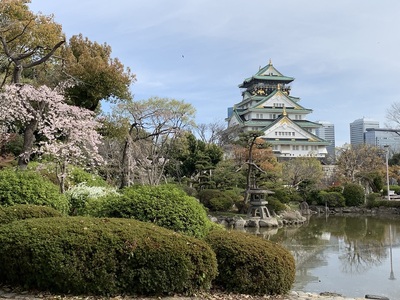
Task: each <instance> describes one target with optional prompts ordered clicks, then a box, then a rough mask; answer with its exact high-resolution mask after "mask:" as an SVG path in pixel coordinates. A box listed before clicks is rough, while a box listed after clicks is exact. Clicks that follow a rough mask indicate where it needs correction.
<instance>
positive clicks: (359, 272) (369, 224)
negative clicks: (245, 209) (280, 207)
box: [246, 215, 400, 299]
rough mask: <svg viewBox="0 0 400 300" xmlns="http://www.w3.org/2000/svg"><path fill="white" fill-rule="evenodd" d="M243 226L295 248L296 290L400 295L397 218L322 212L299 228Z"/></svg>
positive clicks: (399, 254)
mask: <svg viewBox="0 0 400 300" xmlns="http://www.w3.org/2000/svg"><path fill="white" fill-rule="evenodd" d="M246 230H247V231H250V232H253V233H254V234H257V235H260V236H262V237H263V238H265V239H268V240H271V241H274V242H278V243H280V244H282V245H284V246H285V247H286V248H287V249H289V250H290V251H291V252H292V253H293V256H294V257H295V260H296V268H297V272H296V282H295V286H294V287H293V289H295V290H304V291H309V292H317V293H319V292H324V291H330V292H337V293H340V294H343V295H346V296H349V297H364V295H365V294H377V295H382V296H386V297H388V298H389V299H400V285H398V284H397V282H396V280H395V272H396V267H397V268H399V267H400V218H388V217H385V218H378V217H350V216H341V217H339V216H329V217H326V216H325V215H324V216H321V217H317V216H312V217H311V218H310V219H309V220H308V222H307V223H306V224H305V225H303V226H301V227H285V228H280V229H279V230H278V229H274V230H268V229H262V228H260V229H246ZM388 274H389V276H388Z"/></svg>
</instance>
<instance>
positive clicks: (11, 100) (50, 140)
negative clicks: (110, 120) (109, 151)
mask: <svg viewBox="0 0 400 300" xmlns="http://www.w3.org/2000/svg"><path fill="white" fill-rule="evenodd" d="M0 107H2V110H1V111H0V125H3V126H6V127H7V128H12V127H16V128H19V129H20V130H21V129H22V130H23V131H24V145H23V153H22V154H21V155H20V157H19V160H18V164H19V166H20V168H21V169H24V168H26V166H27V164H28V162H29V160H30V157H31V155H32V154H33V153H36V154H37V155H49V156H50V157H51V158H52V159H53V160H54V162H55V163H56V165H57V167H58V169H57V177H58V179H59V182H60V190H61V192H64V179H65V177H66V173H67V165H68V164H69V163H74V164H79V163H84V164H85V165H88V164H94V163H100V162H101V161H102V158H101V156H100V155H99V154H98V146H99V144H100V135H99V133H98V132H97V131H96V129H98V128H99V127H100V123H99V122H98V121H96V120H95V116H94V113H93V112H91V111H90V110H87V109H84V108H80V107H77V106H72V105H68V104H67V103H66V102H65V99H64V97H63V96H62V95H61V94H60V93H58V92H57V91H55V90H52V89H50V88H48V87H47V86H40V87H38V88H35V87H33V86H31V85H28V84H24V85H21V84H12V85H6V86H5V87H4V89H3V91H2V92H1V93H0ZM35 136H37V137H39V138H38V139H36V138H35Z"/></svg>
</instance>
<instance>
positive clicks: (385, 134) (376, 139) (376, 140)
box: [365, 128, 400, 154]
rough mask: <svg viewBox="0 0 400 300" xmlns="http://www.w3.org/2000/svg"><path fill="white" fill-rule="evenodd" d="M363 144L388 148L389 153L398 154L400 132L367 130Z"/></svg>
mask: <svg viewBox="0 0 400 300" xmlns="http://www.w3.org/2000/svg"><path fill="white" fill-rule="evenodd" d="M365 143H366V144H368V145H373V146H376V147H380V148H383V147H385V146H389V149H390V153H391V154H393V153H400V130H399V129H389V128H367V131H366V132H365Z"/></svg>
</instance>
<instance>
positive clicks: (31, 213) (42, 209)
mask: <svg viewBox="0 0 400 300" xmlns="http://www.w3.org/2000/svg"><path fill="white" fill-rule="evenodd" d="M47 217H61V213H60V212H59V211H58V210H55V209H54V208H51V207H47V206H38V205H30V204H16V205H13V206H0V224H7V223H10V222H12V221H16V220H24V219H30V218H47Z"/></svg>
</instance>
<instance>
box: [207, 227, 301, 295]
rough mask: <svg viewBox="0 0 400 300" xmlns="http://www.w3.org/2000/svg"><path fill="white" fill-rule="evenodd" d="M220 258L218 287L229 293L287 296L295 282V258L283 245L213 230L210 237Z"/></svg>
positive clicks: (230, 232)
mask: <svg viewBox="0 0 400 300" xmlns="http://www.w3.org/2000/svg"><path fill="white" fill-rule="evenodd" d="M206 241H207V242H208V243H209V244H210V245H211V247H212V249H213V250H214V252H215V253H216V255H217V261H218V276H217V278H216V279H215V284H216V285H217V286H220V287H222V288H223V289H225V290H226V291H228V292H237V293H244V294H253V295H265V294H285V293H287V292H288V291H289V290H290V288H291V286H292V284H293V282H294V278H295V261H294V258H293V256H292V254H291V253H290V252H289V251H288V250H286V249H285V248H283V247H282V246H280V245H277V244H274V243H272V242H270V241H267V240H264V239H261V238H260V237H257V236H254V235H250V234H245V233H242V232H238V231H223V230H218V231H217V230H213V231H211V232H210V233H209V235H208V236H207V237H206Z"/></svg>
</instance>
